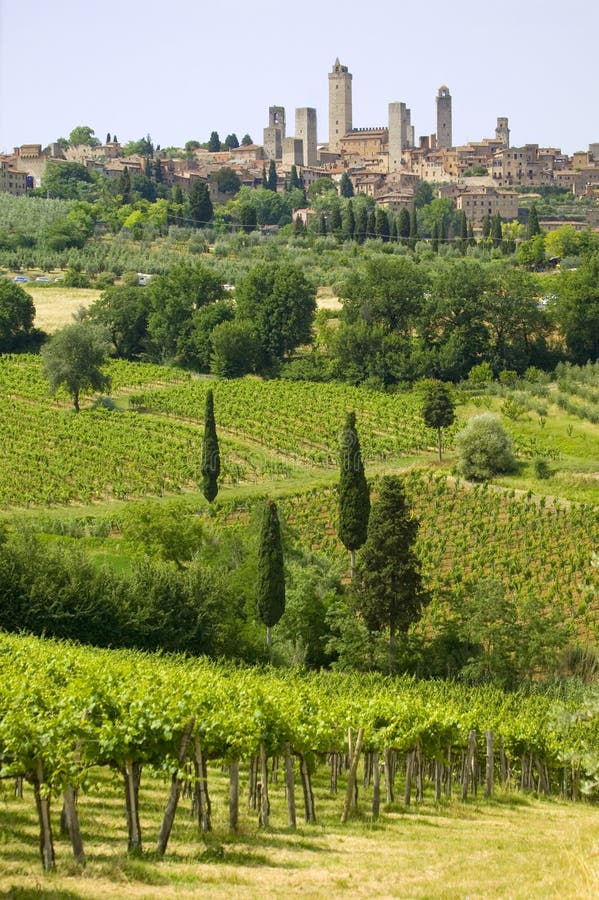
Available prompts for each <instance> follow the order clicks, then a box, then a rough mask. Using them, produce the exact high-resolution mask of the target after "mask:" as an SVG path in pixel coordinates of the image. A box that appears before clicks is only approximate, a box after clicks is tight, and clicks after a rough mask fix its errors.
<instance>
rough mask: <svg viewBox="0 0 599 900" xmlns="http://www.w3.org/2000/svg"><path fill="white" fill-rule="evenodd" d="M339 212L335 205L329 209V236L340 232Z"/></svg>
mask: <svg viewBox="0 0 599 900" xmlns="http://www.w3.org/2000/svg"><path fill="white" fill-rule="evenodd" d="M341 227H342V226H341V211H340V209H339V207H338V206H337V205H336V204H335V206H333V207H332V208H331V213H330V215H329V231H330V232H331V234H335V235H337V234H339V233H340V232H341Z"/></svg>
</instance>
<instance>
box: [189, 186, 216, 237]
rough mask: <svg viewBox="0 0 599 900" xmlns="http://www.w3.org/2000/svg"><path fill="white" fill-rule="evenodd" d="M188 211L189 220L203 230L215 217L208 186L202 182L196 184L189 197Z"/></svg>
mask: <svg viewBox="0 0 599 900" xmlns="http://www.w3.org/2000/svg"><path fill="white" fill-rule="evenodd" d="M187 209H188V213H189V218H190V219H191V220H192V221H193V224H194V225H195V226H196V227H198V228H202V227H203V226H205V225H207V224H208V223H209V222H210V220H211V219H212V216H213V215H214V208H213V206H212V200H211V199H210V191H209V190H208V185H207V184H204V183H203V182H202V181H195V182H194V184H193V186H192V188H191V190H190V192H189V194H188V196H187Z"/></svg>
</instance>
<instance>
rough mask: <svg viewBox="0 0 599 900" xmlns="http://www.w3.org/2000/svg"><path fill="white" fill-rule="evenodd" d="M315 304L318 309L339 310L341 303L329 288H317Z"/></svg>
mask: <svg viewBox="0 0 599 900" xmlns="http://www.w3.org/2000/svg"><path fill="white" fill-rule="evenodd" d="M316 304H317V306H318V309H334V310H338V309H341V308H342V306H341V301H340V300H339V297H337V296H336V295H335V293H334V291H333V288H331V287H319V288H318V291H317V294H316Z"/></svg>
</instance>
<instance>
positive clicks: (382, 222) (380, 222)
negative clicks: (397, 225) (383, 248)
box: [374, 206, 389, 243]
mask: <svg viewBox="0 0 599 900" xmlns="http://www.w3.org/2000/svg"><path fill="white" fill-rule="evenodd" d="M374 230H375V233H376V236H377V237H378V238H380V239H381V240H382V241H384V242H385V243H386V242H387V241H388V240H389V217H388V215H387V210H386V209H383V208H382V207H381V206H377V208H376V213H375V220H374Z"/></svg>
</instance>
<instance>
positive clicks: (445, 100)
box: [437, 84, 453, 147]
mask: <svg viewBox="0 0 599 900" xmlns="http://www.w3.org/2000/svg"><path fill="white" fill-rule="evenodd" d="M452 146H453V142H452V137H451V94H450V93H449V88H448V87H447V86H446V85H444V84H442V85H441V87H440V88H439V93H438V94H437V147H452Z"/></svg>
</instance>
